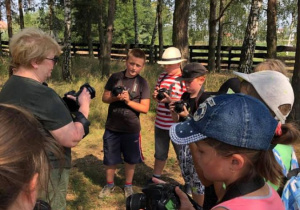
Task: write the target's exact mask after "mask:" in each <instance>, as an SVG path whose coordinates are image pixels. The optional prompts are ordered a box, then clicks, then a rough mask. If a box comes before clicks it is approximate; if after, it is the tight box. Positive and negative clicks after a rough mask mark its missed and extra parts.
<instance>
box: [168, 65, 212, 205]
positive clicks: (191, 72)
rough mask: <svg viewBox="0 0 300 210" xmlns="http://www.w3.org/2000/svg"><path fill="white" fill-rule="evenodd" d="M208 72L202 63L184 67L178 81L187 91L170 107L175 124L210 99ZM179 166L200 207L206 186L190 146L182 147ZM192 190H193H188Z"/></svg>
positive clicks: (186, 186) (187, 186)
mask: <svg viewBox="0 0 300 210" xmlns="http://www.w3.org/2000/svg"><path fill="white" fill-rule="evenodd" d="M206 74H207V70H206V68H205V67H204V66H203V65H202V64H200V63H189V64H187V65H185V66H184V68H183V70H182V76H180V77H178V78H177V79H176V80H178V81H184V82H185V85H186V89H187V91H186V92H185V93H183V95H182V96H181V100H180V101H172V102H171V103H170V105H169V107H170V110H171V114H172V118H173V120H174V121H175V122H178V121H184V120H186V119H187V118H188V117H189V116H191V115H192V114H194V112H195V111H196V110H197V107H198V105H199V104H200V103H202V102H204V101H205V99H206V98H208V97H209V95H208V94H206V93H205V92H204V85H203V84H204V82H205V79H206ZM178 159H179V165H180V169H181V174H182V177H183V178H184V180H185V183H186V185H185V191H186V193H189V191H191V194H192V197H193V199H194V200H195V201H196V202H197V203H198V204H199V205H200V206H202V205H203V200H204V185H203V184H202V183H201V181H200V180H199V178H198V175H197V173H196V170H195V167H194V164H193V159H192V155H191V152H190V149H189V146H188V145H181V147H180V150H179V156H178ZM188 188H190V189H191V190H188Z"/></svg>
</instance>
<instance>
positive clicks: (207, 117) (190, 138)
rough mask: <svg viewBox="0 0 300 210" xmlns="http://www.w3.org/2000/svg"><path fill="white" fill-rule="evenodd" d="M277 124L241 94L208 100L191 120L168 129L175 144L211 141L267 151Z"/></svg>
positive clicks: (260, 104) (264, 108) (249, 98)
mask: <svg viewBox="0 0 300 210" xmlns="http://www.w3.org/2000/svg"><path fill="white" fill-rule="evenodd" d="M277 125H278V122H277V121H276V120H275V119H274V118H273V116H272V115H271V113H270V111H269V110H268V108H267V107H266V106H265V105H264V104H263V103H262V102H261V101H259V100H258V99H255V98H253V97H251V96H248V95H244V94H224V95H219V96H215V97H210V98H208V99H206V101H205V102H204V103H202V104H200V105H199V108H198V110H197V111H196V112H195V114H194V116H193V118H191V119H190V120H187V121H184V122H182V123H177V124H174V125H173V126H172V127H171V128H170V131H169V132H170V137H171V140H172V141H173V142H174V143H176V144H190V143H193V142H196V141H200V140H203V139H206V138H213V139H216V140H218V141H221V142H223V143H226V144H230V145H233V146H237V147H243V148H248V149H255V150H268V149H271V148H272V146H271V141H272V139H273V136H274V134H275V130H276V127H277Z"/></svg>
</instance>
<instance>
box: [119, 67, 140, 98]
mask: <svg viewBox="0 0 300 210" xmlns="http://www.w3.org/2000/svg"><path fill="white" fill-rule="evenodd" d="M125 72H126V70H125V71H124V74H123V76H122V78H120V79H119V80H118V82H117V84H116V86H124V85H123V79H124V77H125ZM138 80H139V79H138V76H136V77H135V78H134V82H133V85H132V87H131V89H130V91H128V93H129V96H130V99H131V100H132V99H133V98H135V97H136V96H137V90H138V87H139V88H140V98H141V97H142V87H141V85H139V81H138ZM127 90H128V88H127Z"/></svg>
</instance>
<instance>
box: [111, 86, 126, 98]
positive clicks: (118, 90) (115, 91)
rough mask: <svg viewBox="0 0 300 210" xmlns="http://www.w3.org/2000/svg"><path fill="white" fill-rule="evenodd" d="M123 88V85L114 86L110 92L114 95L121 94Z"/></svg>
mask: <svg viewBox="0 0 300 210" xmlns="http://www.w3.org/2000/svg"><path fill="white" fill-rule="evenodd" d="M124 90H126V89H125V87H123V86H116V87H114V88H113V89H112V91H111V94H112V95H113V96H115V97H117V96H118V95H119V94H121V93H122V92H123V91H124Z"/></svg>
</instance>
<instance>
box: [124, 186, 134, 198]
mask: <svg viewBox="0 0 300 210" xmlns="http://www.w3.org/2000/svg"><path fill="white" fill-rule="evenodd" d="M124 193H125V198H128V197H129V196H131V195H132V194H133V189H132V186H127V187H124Z"/></svg>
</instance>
